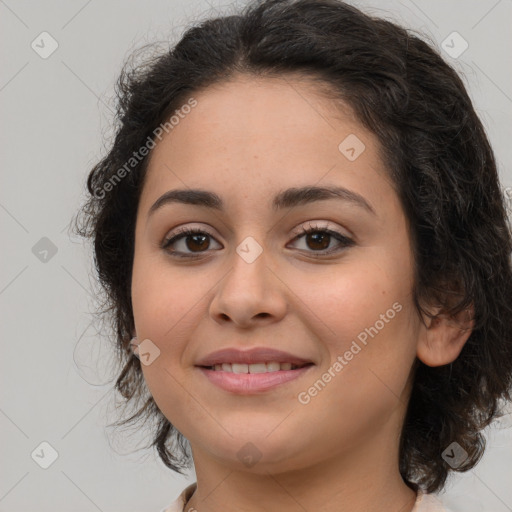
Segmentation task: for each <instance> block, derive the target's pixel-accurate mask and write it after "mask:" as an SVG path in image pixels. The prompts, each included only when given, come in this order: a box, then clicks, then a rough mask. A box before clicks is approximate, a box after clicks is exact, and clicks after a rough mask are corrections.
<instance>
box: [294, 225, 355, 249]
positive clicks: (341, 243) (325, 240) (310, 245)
mask: <svg viewBox="0 0 512 512" xmlns="http://www.w3.org/2000/svg"><path fill="white" fill-rule="evenodd" d="M301 231H302V233H303V234H302V235H299V236H297V237H296V238H295V239H294V241H297V240H301V239H304V242H305V243H304V245H305V247H299V249H300V250H302V251H306V252H310V253H312V254H313V255H314V256H322V255H328V254H331V253H334V252H339V251H341V250H343V249H345V248H346V247H350V246H352V245H354V241H353V240H351V239H350V238H347V237H346V236H344V235H342V234H341V233H338V232H337V231H332V230H330V229H326V228H320V227H309V228H304V227H302V228H301ZM333 241H338V244H337V246H335V247H334V248H329V246H330V245H331V242H333ZM315 253H318V254H315Z"/></svg>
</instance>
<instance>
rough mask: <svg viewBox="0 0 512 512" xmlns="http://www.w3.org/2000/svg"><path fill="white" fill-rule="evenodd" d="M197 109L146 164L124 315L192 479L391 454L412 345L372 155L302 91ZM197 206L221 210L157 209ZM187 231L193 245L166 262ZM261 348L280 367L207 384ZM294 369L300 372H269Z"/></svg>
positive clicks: (395, 209)
mask: <svg viewBox="0 0 512 512" xmlns="http://www.w3.org/2000/svg"><path fill="white" fill-rule="evenodd" d="M193 96H194V98H195V100H196V101H197V105H196V106H194V107H193V108H191V109H190V112H189V113H188V114H186V115H185V114H183V112H185V111H187V112H188V111H189V109H188V108H187V109H184V110H183V111H182V116H181V118H179V123H178V124H177V125H175V126H174V128H173V129H172V130H170V131H169V132H168V133H167V134H164V137H163V138H162V140H161V141H160V142H158V143H157V145H156V147H155V149H154V150H153V153H152V157H151V161H150V164H149V167H148V172H147V176H146V181H145V185H144V188H143V192H142V195H141V199H140V203H139V208H138V214H137V224H136V234H135V260H134V265H133V282H132V298H133V299H132V300H133V311H134V318H135V327H136V333H137V337H138V340H139V342H143V345H142V348H141V354H140V356H141V359H142V362H143V363H144V364H141V366H142V370H143V373H144V377H145V380H146V382H147V385H148V387H149V390H150V391H151V393H152V395H153V397H154V399H155V401H156V403H157V405H158V407H159V408H160V410H161V411H162V412H163V414H165V416H166V417H167V418H168V419H169V421H170V422H171V423H172V424H173V425H175V426H176V428H177V429H178V430H179V431H180V432H181V433H182V434H183V435H184V436H185V437H186V438H187V439H188V440H189V441H190V443H191V446H192V450H193V452H194V458H195V460H196V465H197V462H198V459H201V460H204V461H206V460H210V461H215V463H216V464H224V465H227V466H229V467H233V468H239V469H240V468H242V469H243V468H244V467H245V468H246V469H247V470H251V471H254V472H264V471H285V470H287V469H297V468H300V467H306V466H311V465H313V464H318V463H321V462H324V461H326V460H328V459H331V458H333V457H340V456H346V457H348V456H350V455H353V456H356V454H357V455H358V456H361V450H362V448H363V447H364V449H365V450H366V452H367V456H375V457H376V456H379V457H380V455H382V454H384V453H385V452H389V453H394V452H395V449H396V450H397V446H398V444H397V443H398V437H399V432H400V428H401V424H402V420H403V414H404V411H405V407H406V403H407V399H408V393H409V384H410V380H409V377H410V371H411V367H412V364H413V362H414V359H415V355H416V345H417V340H418V339H419V336H420V335H421V329H422V328H423V327H422V324H421V322H420V320H419V317H418V315H417V313H416V311H415V309H414V307H413V303H412V295H411V292H412V285H413V281H412V277H413V259H412V253H411V246H410V240H409V236H408V230H407V221H406V218H405V216H404V212H403V210H402V208H401V205H400V203H399V200H398V197H397V195H396V193H395V191H394V190H393V187H392V186H391V183H390V181H389V178H388V177H387V175H386V171H385V169H384V166H383V163H382V161H381V159H380V157H379V154H378V142H377V139H376V137H375V136H374V135H372V134H371V133H370V132H368V131H367V130H366V129H364V128H363V126H362V125H361V124H359V123H358V122H357V121H356V120H355V119H354V118H353V116H351V115H350V114H342V113H341V112H339V111H337V112H335V111H334V108H333V106H332V105H331V104H329V102H328V101H327V100H325V99H323V98H321V97H320V96H317V95H316V94H315V91H314V88H313V86H311V85H307V84H306V83H304V82H303V83H300V82H297V81H288V80H284V79H265V80H263V79H261V80H255V79H252V78H251V79H247V78H238V79H237V80H236V81H232V82H230V83H226V84H223V85H222V86H218V87H214V88H209V89H207V90H205V91H203V92H201V93H198V94H196V95H193ZM347 112H348V109H347ZM303 187H320V188H334V187H336V188H338V193H337V194H335V193H327V192H323V193H319V192H315V193H313V192H310V193H302V194H301V193H296V192H297V191H298V190H299V189H301V188H303ZM192 189H194V190H195V189H200V190H201V191H204V192H207V193H209V194H215V197H216V198H218V200H219V202H220V203H221V205H213V203H212V204H207V203H206V202H204V200H200V201H199V203H198V204H189V203H190V202H194V201H189V203H187V202H184V201H180V200H170V199H169V200H167V201H166V200H160V201H159V202H158V203H157V201H158V200H159V199H160V198H162V196H164V194H168V193H169V191H176V190H181V191H184V192H188V193H190V191H191V190H192ZM287 190H289V192H287V193H285V191H287ZM191 197H192V196H191ZM194 197H196V198H199V195H196V196H194ZM155 204H156V205H155ZM153 205H155V206H153ZM152 206H153V208H152ZM183 228H190V229H197V230H200V231H201V232H202V233H200V234H195V235H194V234H192V235H188V236H187V235H183V236H181V238H177V239H176V240H174V241H173V242H172V243H170V245H167V247H165V248H163V247H162V246H163V245H164V241H165V240H169V239H171V238H172V237H174V236H175V235H177V234H178V233H179V231H180V230H181V229H183ZM310 228H313V231H312V233H309V234H304V232H303V229H306V230H308V229H310ZM325 230H329V231H328V232H327V233H326V232H325ZM145 340H146V341H145ZM255 348H257V349H270V350H279V351H282V352H285V353H288V354H289V355H285V356H282V357H281V356H279V355H277V354H274V353H267V354H265V353H263V352H262V353H260V354H257V353H256V354H255V355H254V358H253V359H252V360H247V361H246V362H251V361H252V363H253V364H254V366H243V363H240V361H242V362H243V361H244V359H243V357H244V355H246V354H242V355H240V354H239V353H237V352H235V353H234V355H233V354H231V355H226V356H222V355H221V359H223V362H225V363H226V364H227V365H228V366H224V367H223V368H224V370H219V369H218V368H219V367H217V370H215V369H211V370H208V369H205V368H203V367H202V366H203V365H205V363H207V362H208V361H206V359H208V358H209V356H210V354H212V353H214V352H217V351H219V350H223V349H233V350H235V351H240V352H246V351H248V350H249V349H255ZM143 354H145V355H143ZM237 354H238V355H240V357H241V359H239V361H238V363H240V364H242V366H238V363H237V366H235V367H232V366H231V365H230V364H229V363H231V362H236V361H235V359H236V356H237ZM292 356H293V357H292ZM294 358H298V359H300V360H302V362H307V363H309V365H308V366H306V367H304V368H303V369H287V368H288V367H287V366H286V364H284V365H280V366H276V365H275V364H274V365H272V364H271V365H268V366H267V365H265V366H263V363H269V362H272V361H274V362H286V361H287V360H290V361H293V360H294ZM296 362H297V361H296ZM210 363H212V361H210ZM258 363H259V364H258ZM218 364H220V363H218ZM233 369H234V370H235V373H232V372H231V373H230V372H229V370H233ZM238 371H240V372H244V375H240V374H238V373H236V372H238ZM247 371H249V372H250V374H249V375H247V374H245V372H247ZM257 372H266V373H257ZM276 381H280V383H276ZM372 450H373V451H372Z"/></svg>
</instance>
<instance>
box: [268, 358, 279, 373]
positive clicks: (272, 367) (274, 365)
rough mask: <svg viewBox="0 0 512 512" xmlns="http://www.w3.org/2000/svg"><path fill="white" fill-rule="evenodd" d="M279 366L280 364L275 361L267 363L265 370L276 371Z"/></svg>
mask: <svg viewBox="0 0 512 512" xmlns="http://www.w3.org/2000/svg"><path fill="white" fill-rule="evenodd" d="M280 368H281V365H280V364H279V363H277V362H275V361H272V362H271V363H267V371H269V372H278V371H279V370H280Z"/></svg>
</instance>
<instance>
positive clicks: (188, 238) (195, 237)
mask: <svg viewBox="0 0 512 512" xmlns="http://www.w3.org/2000/svg"><path fill="white" fill-rule="evenodd" d="M191 238H192V239H193V240H194V243H195V241H196V240H198V239H202V243H200V244H199V245H201V247H199V249H207V248H208V245H209V244H208V243H205V241H206V239H207V238H208V235H190V236H188V237H187V248H188V249H190V250H191V251H192V250H194V247H193V246H191V244H190V243H189V240H190V239H191ZM196 248H197V246H196Z"/></svg>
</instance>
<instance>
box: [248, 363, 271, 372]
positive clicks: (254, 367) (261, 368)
mask: <svg viewBox="0 0 512 512" xmlns="http://www.w3.org/2000/svg"><path fill="white" fill-rule="evenodd" d="M266 372H267V365H266V364H265V363H254V364H250V365H249V373H266Z"/></svg>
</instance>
